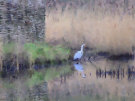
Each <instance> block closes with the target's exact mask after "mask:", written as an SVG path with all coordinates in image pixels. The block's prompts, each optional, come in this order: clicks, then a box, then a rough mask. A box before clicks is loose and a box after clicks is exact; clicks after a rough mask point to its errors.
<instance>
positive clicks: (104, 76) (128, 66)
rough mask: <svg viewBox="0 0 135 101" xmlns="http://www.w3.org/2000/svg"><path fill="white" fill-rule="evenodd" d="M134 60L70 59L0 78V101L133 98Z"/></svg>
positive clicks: (116, 100)
mask: <svg viewBox="0 0 135 101" xmlns="http://www.w3.org/2000/svg"><path fill="white" fill-rule="evenodd" d="M134 64H135V62H134V61H129V62H112V61H107V60H101V61H96V62H92V63H89V62H86V63H73V64H66V65H61V66H52V67H49V68H42V69H40V70H36V71H34V70H33V71H31V72H30V71H27V72H24V73H21V74H19V75H17V74H16V75H14V76H13V75H12V76H10V77H6V78H1V79H0V101H134V100H135V97H134V94H135V90H134V88H135V84H134V83H135V79H134V78H135V67H134Z"/></svg>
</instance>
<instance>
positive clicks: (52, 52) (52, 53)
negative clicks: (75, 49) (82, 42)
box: [24, 43, 70, 62]
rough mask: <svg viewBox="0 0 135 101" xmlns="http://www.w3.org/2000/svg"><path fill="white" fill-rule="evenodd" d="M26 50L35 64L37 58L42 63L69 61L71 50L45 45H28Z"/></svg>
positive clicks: (25, 47) (25, 46)
mask: <svg viewBox="0 0 135 101" xmlns="http://www.w3.org/2000/svg"><path fill="white" fill-rule="evenodd" d="M24 49H25V51H26V53H27V54H28V56H29V59H30V61H32V62H34V61H35V60H36V59H37V58H38V59H40V60H41V61H55V60H61V61H62V60H68V58H69V56H70V49H67V48H64V47H62V46H50V45H48V44H45V43H35V44H33V43H27V44H25V45H24Z"/></svg>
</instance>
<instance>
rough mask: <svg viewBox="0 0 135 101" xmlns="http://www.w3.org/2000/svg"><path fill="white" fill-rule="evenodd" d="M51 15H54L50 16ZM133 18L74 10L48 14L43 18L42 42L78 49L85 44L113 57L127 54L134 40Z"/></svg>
mask: <svg viewBox="0 0 135 101" xmlns="http://www.w3.org/2000/svg"><path fill="white" fill-rule="evenodd" d="M54 13H55V14H54ZM134 23H135V19H134V18H133V17H131V16H129V15H118V14H117V15H113V14H111V13H108V14H103V12H102V13H101V12H90V11H87V10H83V9H78V10H77V11H76V14H75V13H74V12H73V11H72V10H65V11H64V12H63V13H61V12H58V11H57V12H54V11H52V12H50V13H49V14H48V15H47V16H46V40H47V41H48V42H58V43H62V42H64V43H66V44H67V43H68V44H67V45H69V46H71V47H74V48H75V47H78V46H79V45H80V44H82V43H83V42H85V43H86V44H87V46H89V47H91V48H97V49H98V50H99V51H108V52H110V53H113V54H119V53H125V52H131V47H132V46H133V45H134V43H135V40H134V37H135V34H134V31H135V26H134Z"/></svg>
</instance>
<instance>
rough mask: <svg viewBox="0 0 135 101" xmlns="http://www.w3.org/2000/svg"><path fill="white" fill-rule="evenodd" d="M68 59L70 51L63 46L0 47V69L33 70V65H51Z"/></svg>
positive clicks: (5, 45)
mask: <svg viewBox="0 0 135 101" xmlns="http://www.w3.org/2000/svg"><path fill="white" fill-rule="evenodd" d="M69 57H70V49H69V48H66V47H64V46H60V45H57V46H52V45H49V44H47V43H41V42H35V43H25V44H24V45H19V44H17V43H14V42H10V43H4V44H3V45H1V61H0V65H1V69H3V68H5V70H7V68H8V69H12V68H13V67H14V68H16V69H20V68H21V69H24V68H29V67H30V68H33V66H34V65H37V66H42V65H45V64H47V65H52V64H59V63H62V62H65V61H67V60H68V59H69Z"/></svg>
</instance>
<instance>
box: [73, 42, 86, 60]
mask: <svg viewBox="0 0 135 101" xmlns="http://www.w3.org/2000/svg"><path fill="white" fill-rule="evenodd" d="M84 46H85V44H82V46H81V50H80V51H77V52H76V53H75V55H74V60H80V59H81V57H82V56H83V47H84Z"/></svg>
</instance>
